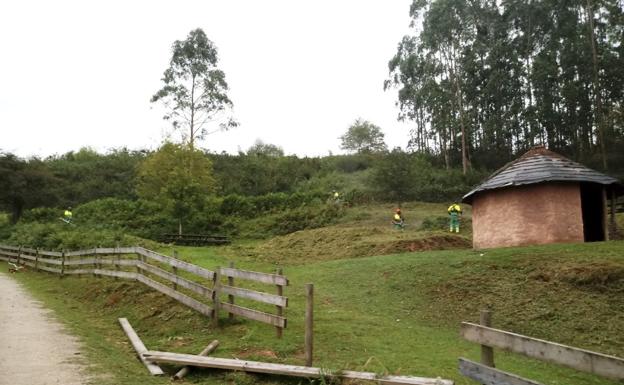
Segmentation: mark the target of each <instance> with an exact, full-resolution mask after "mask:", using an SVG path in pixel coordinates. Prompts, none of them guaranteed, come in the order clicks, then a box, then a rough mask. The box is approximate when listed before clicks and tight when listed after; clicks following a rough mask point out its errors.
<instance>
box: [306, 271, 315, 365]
mask: <svg viewBox="0 0 624 385" xmlns="http://www.w3.org/2000/svg"><path fill="white" fill-rule="evenodd" d="M305 290H306V312H305V345H304V350H305V364H306V366H312V355H313V354H312V353H313V348H314V347H313V344H314V284H312V283H306V285H305Z"/></svg>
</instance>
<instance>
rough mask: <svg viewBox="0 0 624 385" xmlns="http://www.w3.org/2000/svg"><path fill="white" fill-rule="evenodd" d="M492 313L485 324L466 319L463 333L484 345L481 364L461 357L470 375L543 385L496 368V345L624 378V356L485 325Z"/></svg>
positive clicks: (493, 383) (511, 384)
mask: <svg viewBox="0 0 624 385" xmlns="http://www.w3.org/2000/svg"><path fill="white" fill-rule="evenodd" d="M484 319H485V320H486V321H487V322H486V323H489V316H485V317H483V313H482V317H481V320H482V322H481V325H479V324H473V323H469V322H462V324H461V331H460V334H461V336H462V337H463V338H464V339H466V340H468V341H471V342H476V343H478V344H481V346H482V350H481V363H476V362H473V361H470V360H467V359H465V358H460V359H459V371H460V372H461V373H462V374H463V375H464V376H466V377H469V378H472V379H473V380H476V381H480V382H481V383H482V384H489V385H540V384H539V383H537V382H535V381H532V380H528V379H525V378H522V377H519V376H517V375H515V374H511V373H507V372H503V371H501V370H498V369H495V368H494V353H493V350H492V349H493V348H498V349H503V350H506V351H510V352H513V353H519V354H522V355H525V356H527V357H531V358H535V359H538V360H542V361H547V362H551V363H555V364H559V365H563V366H567V367H570V368H573V369H576V370H580V371H583V372H587V373H593V374H596V375H598V376H601V377H605V378H610V379H614V380H624V359H621V358H618V357H614V356H609V355H606V354H602V353H596V352H592V351H589V350H584V349H578V348H574V347H571V346H567V345H562V344H558V343H555V342H550V341H545V340H540V339H537V338H532V337H527V336H523V335H520V334H516V333H511V332H508V331H505V330H500V329H494V328H492V327H490V326H489V325H487V326H486V325H483V323H484V322H483V320H484Z"/></svg>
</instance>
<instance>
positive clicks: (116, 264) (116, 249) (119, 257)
mask: <svg viewBox="0 0 624 385" xmlns="http://www.w3.org/2000/svg"><path fill="white" fill-rule="evenodd" d="M115 257H116V259H117V263H115V271H119V260H120V259H121V256H120V255H119V242H117V244H116V245H115ZM115 281H119V277H115Z"/></svg>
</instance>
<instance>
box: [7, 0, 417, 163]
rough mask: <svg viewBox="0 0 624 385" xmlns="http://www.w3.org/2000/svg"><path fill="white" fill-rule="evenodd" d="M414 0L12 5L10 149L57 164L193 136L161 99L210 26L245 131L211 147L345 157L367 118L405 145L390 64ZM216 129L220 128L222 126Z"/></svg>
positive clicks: (214, 138) (216, 139)
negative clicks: (179, 130) (183, 47)
mask: <svg viewBox="0 0 624 385" xmlns="http://www.w3.org/2000/svg"><path fill="white" fill-rule="evenodd" d="M410 3H411V0H359V1H358V0H340V1H338V0H333V1H331V0H315V1H300V0H299V1H297V0H290V1H288V0H264V1H257V0H256V1H253V0H249V1H247V0H230V1H211V0H204V1H115V0H109V1H63V0H55V1H33V0H20V1H2V2H0V50H1V51H0V52H2V53H1V55H0V151H2V152H11V153H14V154H17V155H19V156H21V157H31V156H40V157H45V156H49V155H54V154H62V153H65V152H68V151H77V150H79V149H80V148H82V147H91V148H93V149H95V150H97V151H99V152H107V151H109V150H110V149H114V148H121V147H127V148H129V149H155V148H157V147H158V146H159V144H160V143H162V141H163V140H164V139H165V138H167V137H169V138H171V139H173V140H179V135H177V134H176V133H175V132H172V129H171V125H170V123H168V122H167V121H164V120H163V119H162V117H163V115H164V113H165V110H164V107H163V106H162V105H160V104H156V103H150V98H151V96H152V95H153V94H154V93H155V92H156V91H157V90H158V89H160V88H161V86H162V82H161V78H162V75H163V72H164V70H165V69H166V68H167V67H168V64H169V60H170V58H171V45H172V43H173V42H174V41H175V40H184V39H185V38H186V37H187V35H188V33H189V32H190V31H191V30H193V29H195V28H202V29H203V30H204V31H205V33H206V35H207V36H208V38H209V39H210V40H212V41H213V43H214V44H215V45H216V46H217V48H218V52H219V64H218V66H219V68H220V69H222V70H223V71H224V72H225V76H226V81H227V82H228V85H229V87H230V91H229V96H230V99H231V100H232V102H233V103H234V110H233V115H234V117H235V118H236V120H237V121H238V122H239V123H240V125H239V126H238V127H236V128H234V129H232V130H229V131H227V132H216V133H214V134H211V135H209V136H208V137H206V139H205V140H203V141H202V142H201V143H200V147H202V148H205V149H207V150H209V151H212V152H223V151H226V152H229V153H236V152H238V151H240V150H242V151H245V150H247V149H248V148H249V147H250V146H251V145H252V144H253V143H254V142H255V141H256V140H262V141H263V142H265V143H271V144H275V145H278V146H280V147H282V148H283V149H284V151H285V153H286V154H297V155H299V156H320V155H327V154H329V153H330V152H331V153H333V154H340V153H343V152H344V151H342V150H341V149H340V139H339V137H340V136H341V135H343V134H344V133H345V132H346V130H347V128H348V127H349V126H350V125H351V124H352V123H353V122H354V121H355V119H357V118H362V119H365V120H369V121H370V122H372V123H374V124H376V125H378V126H380V127H381V129H382V131H383V132H384V133H385V135H386V143H387V144H388V146H389V147H390V148H393V147H403V148H405V145H406V144H407V141H408V139H409V127H410V125H409V123H401V122H398V121H397V115H398V112H399V111H398V108H397V107H396V106H395V103H396V100H397V92H396V90H390V91H384V90H383V82H384V80H386V79H387V78H388V61H389V60H390V59H391V58H392V56H393V55H394V54H395V53H396V50H397V45H398V43H399V41H400V40H401V38H402V37H403V36H404V35H406V34H409V33H410V29H409V21H410V18H409V5H410ZM208 129H212V127H208Z"/></svg>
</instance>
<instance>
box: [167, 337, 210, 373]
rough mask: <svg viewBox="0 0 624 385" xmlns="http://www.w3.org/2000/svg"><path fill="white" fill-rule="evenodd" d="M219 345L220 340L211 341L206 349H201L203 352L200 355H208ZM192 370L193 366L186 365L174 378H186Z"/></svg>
mask: <svg viewBox="0 0 624 385" xmlns="http://www.w3.org/2000/svg"><path fill="white" fill-rule="evenodd" d="M217 346H219V341H218V340H214V341H212V342H211V343H210V345H208V346H206V348H205V349H204V350H202V351H201V353H199V354H198V355H199V356H207V355H208V354H210V353H212V352H214V351H215V349H216V348H217ZM190 371H191V366H185V367H183V368H182V369H180V371H179V372H177V373H176V374H175V375H174V376H173V379H174V380H181V379H182V378H184V376H186V375H187V374H189V372H190Z"/></svg>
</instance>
